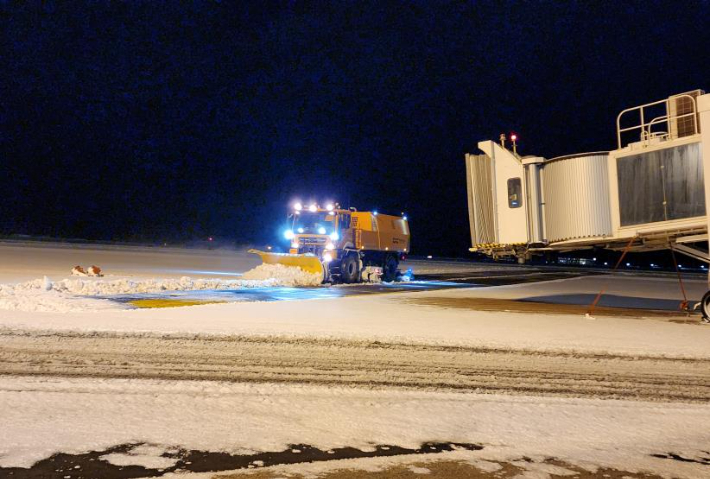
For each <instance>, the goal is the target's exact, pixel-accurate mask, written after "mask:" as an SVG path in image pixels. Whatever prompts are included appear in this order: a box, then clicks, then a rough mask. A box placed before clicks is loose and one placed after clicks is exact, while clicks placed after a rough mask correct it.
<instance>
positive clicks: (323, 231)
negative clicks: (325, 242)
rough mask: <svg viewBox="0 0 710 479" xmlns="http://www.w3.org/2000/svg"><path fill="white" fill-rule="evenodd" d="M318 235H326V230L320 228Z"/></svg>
mask: <svg viewBox="0 0 710 479" xmlns="http://www.w3.org/2000/svg"><path fill="white" fill-rule="evenodd" d="M318 234H319V235H324V234H325V228H323V227H322V226H321V227H320V228H318Z"/></svg>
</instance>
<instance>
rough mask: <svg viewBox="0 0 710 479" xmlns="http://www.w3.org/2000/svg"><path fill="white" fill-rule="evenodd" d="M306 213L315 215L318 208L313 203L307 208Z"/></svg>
mask: <svg viewBox="0 0 710 479" xmlns="http://www.w3.org/2000/svg"><path fill="white" fill-rule="evenodd" d="M308 211H310V212H311V213H315V212H316V211H318V207H317V206H316V204H315V203H313V204H312V205H311V206H309V207H308Z"/></svg>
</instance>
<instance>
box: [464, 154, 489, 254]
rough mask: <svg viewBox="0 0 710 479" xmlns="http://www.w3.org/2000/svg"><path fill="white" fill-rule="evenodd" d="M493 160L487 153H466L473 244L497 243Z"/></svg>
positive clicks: (469, 216)
mask: <svg viewBox="0 0 710 479" xmlns="http://www.w3.org/2000/svg"><path fill="white" fill-rule="evenodd" d="M491 163H492V160H491V159H490V158H489V157H488V156H487V155H466V188H467V190H468V219H469V223H470V225H471V244H472V245H477V244H482V243H495V242H496V237H495V223H494V221H495V218H494V217H493V171H492V164H491Z"/></svg>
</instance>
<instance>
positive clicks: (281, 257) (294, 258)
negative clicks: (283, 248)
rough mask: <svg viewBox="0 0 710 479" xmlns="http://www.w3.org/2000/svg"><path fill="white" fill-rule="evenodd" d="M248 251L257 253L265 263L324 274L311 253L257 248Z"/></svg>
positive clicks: (321, 266) (317, 260)
mask: <svg viewBox="0 0 710 479" xmlns="http://www.w3.org/2000/svg"><path fill="white" fill-rule="evenodd" d="M249 253H254V254H258V255H259V256H260V257H261V260H262V261H263V262H264V263H266V264H282V265H284V266H291V267H294V268H301V269H302V270H303V271H305V272H307V273H311V274H320V275H321V276H324V271H323V265H322V264H321V262H320V260H319V259H318V258H317V257H315V256H313V255H311V254H289V253H267V252H266V251H260V250H258V249H250V250H249Z"/></svg>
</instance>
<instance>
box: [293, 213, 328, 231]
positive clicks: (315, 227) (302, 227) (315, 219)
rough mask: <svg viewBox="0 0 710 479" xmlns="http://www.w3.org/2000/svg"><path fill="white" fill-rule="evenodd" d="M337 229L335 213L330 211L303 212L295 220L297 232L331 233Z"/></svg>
mask: <svg viewBox="0 0 710 479" xmlns="http://www.w3.org/2000/svg"><path fill="white" fill-rule="evenodd" d="M334 230H335V214H333V213H328V212H318V213H311V212H303V213H301V214H300V215H296V217H295V219H294V220H293V232H294V233H297V234H299V233H300V234H303V233H308V234H319V235H324V234H330V233H332V232H333V231H334Z"/></svg>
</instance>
